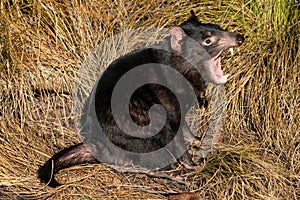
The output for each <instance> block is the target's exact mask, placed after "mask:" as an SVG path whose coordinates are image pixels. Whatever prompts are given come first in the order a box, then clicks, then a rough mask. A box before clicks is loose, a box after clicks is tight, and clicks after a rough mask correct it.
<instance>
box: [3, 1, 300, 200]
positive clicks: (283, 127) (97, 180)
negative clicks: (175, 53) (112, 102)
mask: <svg viewBox="0 0 300 200" xmlns="http://www.w3.org/2000/svg"><path fill="white" fill-rule="evenodd" d="M299 6H300V5H299V2H297V1H283V0H280V1H272V0H267V1H263V2H262V1H256V0H249V1H237V2H232V1H227V2H222V3H220V2H216V1H202V2H201V3H199V2H198V1H190V2H189V3H187V2H185V1H174V2H171V1H165V2H159V1H145V0H142V1H114V2H111V1H100V2H94V1H89V0H88V1H84V2H82V1H66V0H63V1H59V2H55V1H42V2H39V1H14V0H11V1H4V0H2V1H0V15H1V16H0V91H1V93H0V102H1V104H0V195H1V193H3V195H6V196H8V197H28V198H30V199H33V198H43V199H45V198H50V199H61V198H64V199H95V198H96V199H97V198H98V199H99V198H105V199H114V198H119V199H134V198H135V199H145V198H150V199H163V198H165V197H164V196H162V195H158V194H150V193H144V192H139V191H136V190H135V189H147V190H153V191H162V192H174V191H178V192H180V191H182V190H183V189H182V188H178V187H176V185H175V184H174V183H172V182H170V181H167V180H160V179H157V178H149V177H147V176H145V175H136V174H134V175H132V174H118V173H116V172H114V171H113V170H111V169H109V168H107V167H105V166H103V165H97V166H96V165H94V166H86V167H74V168H71V169H66V170H64V171H62V172H61V173H59V175H58V179H60V181H61V182H64V183H69V184H66V185H64V186H62V187H59V188H57V189H51V188H48V187H45V186H44V185H43V184H40V183H39V180H38V179H37V173H36V172H37V169H38V167H39V166H40V165H41V164H43V163H44V162H45V161H46V160H47V159H48V158H49V157H50V156H51V155H53V153H54V152H57V151H59V150H61V149H63V148H64V147H67V146H69V145H71V144H75V143H77V142H79V141H80V138H79V135H78V133H77V131H76V129H75V127H74V122H73V120H74V118H75V117H76V113H74V112H73V102H72V92H73V89H74V85H75V83H74V81H75V78H76V75H77V73H78V70H79V68H80V66H81V64H82V63H83V62H84V60H85V58H86V57H87V55H88V53H89V52H90V50H91V49H93V48H94V47H95V46H97V45H98V44H100V43H101V42H102V41H103V40H104V39H105V38H108V37H110V36H112V35H113V34H116V33H119V32H123V31H125V30H132V29H135V28H139V27H148V28H151V27H161V28H163V27H170V26H172V25H177V24H179V23H181V22H182V21H183V20H185V19H187V18H188V16H189V11H190V10H191V9H194V10H195V12H196V13H197V15H198V16H199V18H200V20H201V21H203V22H211V23H216V24H220V25H221V26H222V27H225V28H227V29H229V30H231V31H235V32H241V33H243V34H245V35H246V37H247V39H246V42H245V44H244V45H243V46H241V47H240V48H239V49H236V50H235V56H230V55H229V54H227V55H226V56H225V57H224V58H223V60H222V62H223V63H222V65H223V68H224V70H225V71H226V72H227V73H229V74H230V75H231V76H230V79H229V82H228V83H227V84H226V88H227V93H226V95H227V99H228V102H229V105H228V109H227V118H226V124H225V127H224V134H223V137H224V141H223V143H224V144H222V145H219V147H218V149H217V150H216V151H215V152H213V154H212V155H210V156H209V158H208V159H207V161H206V163H205V166H204V168H203V169H202V170H201V171H199V172H194V173H191V174H190V175H189V176H188V178H187V179H188V181H189V182H190V183H191V186H190V187H189V188H186V190H188V191H197V192H199V193H200V194H201V195H202V196H203V197H204V198H207V199H272V200H273V199H299V195H300V194H299V193H300V191H299V185H300V181H299V179H300V175H299V174H300V145H299V144H300V136H299V126H300V123H299V119H300V106H299V105H300V87H299V82H300V80H299V77H300V70H299V31H300V26H299V17H300V16H299ZM153 42H154V41H153ZM107 48H108V52H109V51H113V50H112V49H110V47H109V46H108V47H107ZM103 67H105V66H103ZM199 113H200V114H201V115H196V114H194V115H192V116H191V118H192V120H193V121H194V122H197V123H196V125H197V127H196V130H197V133H198V134H199V135H201V134H203V133H204V132H205V130H206V127H207V121H208V119H209V116H210V111H209V110H204V109H200V110H199ZM120 185H121V186H120ZM0 198H1V196H0Z"/></svg>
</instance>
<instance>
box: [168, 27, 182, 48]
mask: <svg viewBox="0 0 300 200" xmlns="http://www.w3.org/2000/svg"><path fill="white" fill-rule="evenodd" d="M170 35H171V47H172V49H173V50H175V51H177V52H178V53H181V51H182V42H181V40H182V39H183V38H184V36H185V33H184V31H183V30H182V28H180V27H179V26H174V27H172V28H171V29H170Z"/></svg>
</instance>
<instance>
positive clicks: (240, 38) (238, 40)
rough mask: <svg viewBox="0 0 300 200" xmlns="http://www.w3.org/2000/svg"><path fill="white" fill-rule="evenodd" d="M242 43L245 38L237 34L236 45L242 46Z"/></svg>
mask: <svg viewBox="0 0 300 200" xmlns="http://www.w3.org/2000/svg"><path fill="white" fill-rule="evenodd" d="M244 41H245V38H244V36H243V35H240V34H238V35H237V36H236V43H238V45H241V44H243V42H244Z"/></svg>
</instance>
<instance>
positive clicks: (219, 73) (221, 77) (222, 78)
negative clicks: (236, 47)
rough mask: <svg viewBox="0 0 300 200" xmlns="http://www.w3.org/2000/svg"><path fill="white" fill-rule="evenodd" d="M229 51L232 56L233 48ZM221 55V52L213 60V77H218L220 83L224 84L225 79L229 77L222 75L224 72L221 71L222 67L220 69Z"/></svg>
mask: <svg viewBox="0 0 300 200" xmlns="http://www.w3.org/2000/svg"><path fill="white" fill-rule="evenodd" d="M229 50H230V52H231V54H233V48H230V49H229ZM222 53H223V52H220V53H219V54H218V55H217V56H216V58H215V59H214V72H215V75H216V76H217V77H218V79H219V81H220V83H226V82H227V78H228V77H229V74H226V75H224V72H223V70H222V67H221V58H222Z"/></svg>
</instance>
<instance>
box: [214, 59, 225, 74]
mask: <svg viewBox="0 0 300 200" xmlns="http://www.w3.org/2000/svg"><path fill="white" fill-rule="evenodd" d="M215 73H216V75H217V76H218V77H220V78H221V77H223V76H224V73H223V71H222V68H221V56H220V57H218V58H217V59H216V60H215Z"/></svg>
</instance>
